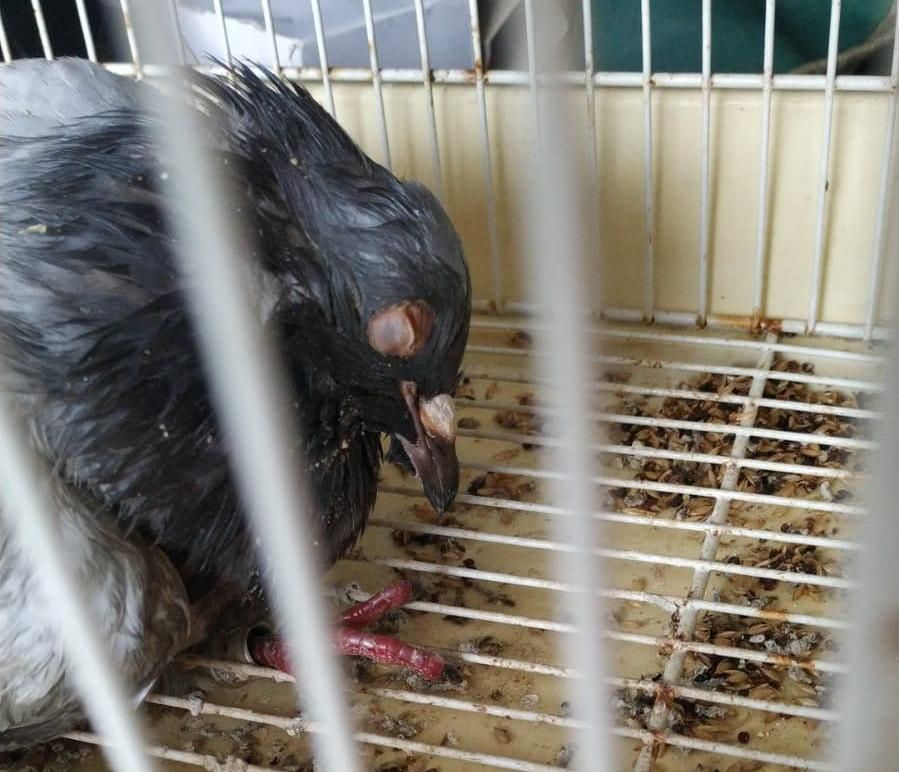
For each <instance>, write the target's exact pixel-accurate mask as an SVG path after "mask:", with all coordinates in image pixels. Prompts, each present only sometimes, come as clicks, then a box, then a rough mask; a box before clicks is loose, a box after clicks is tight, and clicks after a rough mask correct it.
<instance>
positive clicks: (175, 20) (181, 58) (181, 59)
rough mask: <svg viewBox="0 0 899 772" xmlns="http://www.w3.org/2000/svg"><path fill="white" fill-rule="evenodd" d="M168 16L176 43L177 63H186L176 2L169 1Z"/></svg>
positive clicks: (175, 0)
mask: <svg viewBox="0 0 899 772" xmlns="http://www.w3.org/2000/svg"><path fill="white" fill-rule="evenodd" d="M169 14H170V15H171V17H172V29H173V31H174V33H175V40H177V41H178V63H179V64H186V63H187V54H186V52H185V50H184V35H182V34H181V17H180V16H179V15H178V0H169Z"/></svg>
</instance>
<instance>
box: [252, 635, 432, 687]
mask: <svg viewBox="0 0 899 772" xmlns="http://www.w3.org/2000/svg"><path fill="white" fill-rule="evenodd" d="M334 646H335V648H336V649H337V651H338V652H339V653H340V654H343V655H346V656H356V657H365V658H366V659H370V660H371V661H372V662H376V663H378V664H379V665H401V666H403V667H407V668H409V669H410V670H412V671H413V672H415V673H417V674H418V675H420V676H421V677H422V678H424V679H426V680H428V681H438V680H440V678H441V677H442V676H443V671H444V667H445V663H444V661H443V658H442V657H441V656H440V655H439V654H435V653H434V652H431V651H428V650H427V649H419V648H417V647H415V646H410V645H409V644H408V643H405V642H403V641H400V640H397V639H396V638H391V637H389V636H387V635H379V634H377V633H369V632H366V631H364V630H357V629H355V628H352V627H339V628H337V630H336V632H335V635H334ZM249 649H250V655H251V656H252V657H253V660H254V661H255V662H256V664H258V665H263V666H264V667H271V668H275V669H276V670H281V671H283V672H285V673H292V672H293V670H292V668H291V666H290V659H291V657H290V651H289V647H288V646H287V644H286V643H285V642H284V641H283V640H282V639H281V638H280V637H279V636H277V635H259V636H256V637H253V638H251V639H250V641H249Z"/></svg>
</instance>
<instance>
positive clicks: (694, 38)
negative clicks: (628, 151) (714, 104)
mask: <svg viewBox="0 0 899 772" xmlns="http://www.w3.org/2000/svg"><path fill="white" fill-rule="evenodd" d="M892 4H893V3H892V0H843V5H842V13H841V16H840V40H839V43H840V51H841V52H842V51H846V50H847V49H850V48H854V47H855V46H858V45H860V44H862V43H864V42H865V41H866V40H868V38H869V37H870V36H871V35H872V33H873V32H874V31H875V30H876V29H877V27H878V25H879V24H880V23H881V22H882V21H883V20H884V18H885V16H886V15H887V13H888V12H889V10H890V8H891V7H892ZM830 5H831V4H830V0H780V2H778V3H777V4H776V6H775V8H776V10H775V14H774V72H775V73H778V74H779V73H786V72H790V71H792V70H795V69H796V68H798V67H801V66H802V65H805V64H808V63H809V62H814V61H818V60H820V59H823V58H825V57H826V56H827V44H828V35H829V30H830ZM650 20H651V30H652V69H653V72H700V71H701V70H702V2H701V0H650ZM764 39H765V2H764V0H713V2H712V72H720V73H747V72H755V73H757V72H761V71H762V59H763V49H764ZM593 41H594V42H593V45H594V58H595V62H596V68H597V69H598V70H605V71H613V72H616V71H617V72H639V71H641V70H642V69H643V56H642V49H641V44H640V2H638V0H593Z"/></svg>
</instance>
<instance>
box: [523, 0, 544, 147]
mask: <svg viewBox="0 0 899 772" xmlns="http://www.w3.org/2000/svg"><path fill="white" fill-rule="evenodd" d="M534 24H535V20H534V0H524V33H525V34H524V37H525V44H526V46H527V54H528V89H529V90H530V94H531V121H532V129H531V130H532V131H533V132H534V137H533V142H535V143H538V146H539V141H540V84H539V83H537V31H536V30H535V29H534Z"/></svg>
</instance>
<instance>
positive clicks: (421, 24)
mask: <svg viewBox="0 0 899 772" xmlns="http://www.w3.org/2000/svg"><path fill="white" fill-rule="evenodd" d="M415 25H416V29H417V33H418V50H419V56H420V58H421V81H422V84H423V85H424V87H425V108H426V109H427V111H428V123H429V125H430V128H431V166H432V167H433V170H434V186H435V187H436V189H437V197H438V198H439V199H440V200H441V201H445V200H446V196H445V192H444V190H443V172H442V171H441V169H440V138H439V137H438V135H437V115H436V113H435V112H434V79H433V77H432V76H431V55H430V52H429V51H428V29H427V25H426V24H425V10H424V5H423V2H422V0H415Z"/></svg>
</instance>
